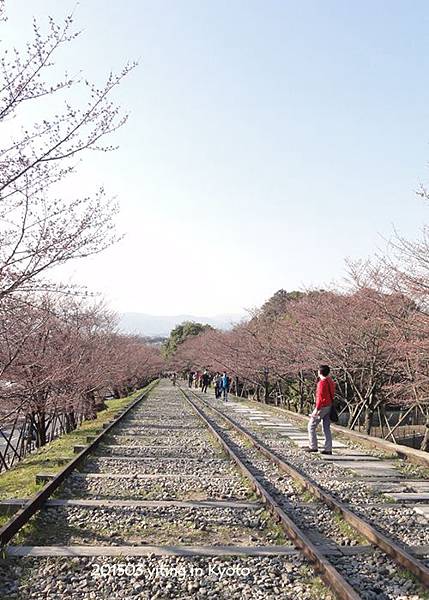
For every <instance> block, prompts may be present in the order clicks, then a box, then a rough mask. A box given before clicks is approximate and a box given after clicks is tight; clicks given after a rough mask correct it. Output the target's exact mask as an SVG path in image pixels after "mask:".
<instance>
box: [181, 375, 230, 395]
mask: <svg viewBox="0 0 429 600" xmlns="http://www.w3.org/2000/svg"><path fill="white" fill-rule="evenodd" d="M211 385H213V386H214V392H215V397H216V398H222V397H223V399H224V400H225V402H227V401H228V393H229V388H230V385H231V379H230V377H228V375H227V374H226V372H225V371H224V372H223V373H215V374H214V375H212V374H211V373H209V372H208V371H207V369H205V370H204V371H203V372H200V371H190V373H189V374H188V386H189V387H190V388H192V387H194V388H196V389H198V388H199V389H201V391H202V392H207V388H208V387H209V386H211Z"/></svg>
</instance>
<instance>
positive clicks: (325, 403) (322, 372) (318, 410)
mask: <svg viewBox="0 0 429 600" xmlns="http://www.w3.org/2000/svg"><path fill="white" fill-rule="evenodd" d="M330 371H331V370H330V368H329V367H328V365H320V367H319V370H318V372H317V374H318V376H319V380H320V381H319V382H318V384H317V389H316V407H315V409H314V410H313V412H312V413H311V415H310V421H309V423H308V438H309V447H308V448H306V451H307V452H317V451H318V448H317V435H316V430H317V428H318V426H319V424H320V421H322V427H323V435H324V436H325V447H324V449H323V450H322V451H321V454H332V434H331V419H330V412H331V407H332V403H333V401H334V396H335V382H334V381H333V379H332V378H331V377H330V376H329V373H330Z"/></svg>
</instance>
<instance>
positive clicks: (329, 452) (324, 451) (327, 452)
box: [320, 450, 332, 454]
mask: <svg viewBox="0 0 429 600" xmlns="http://www.w3.org/2000/svg"><path fill="white" fill-rule="evenodd" d="M320 454H332V450H321V451H320Z"/></svg>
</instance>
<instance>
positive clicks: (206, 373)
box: [201, 370, 210, 393]
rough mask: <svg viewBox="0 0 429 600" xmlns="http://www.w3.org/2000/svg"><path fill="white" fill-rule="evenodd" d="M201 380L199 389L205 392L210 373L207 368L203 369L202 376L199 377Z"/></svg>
mask: <svg viewBox="0 0 429 600" xmlns="http://www.w3.org/2000/svg"><path fill="white" fill-rule="evenodd" d="M201 381H202V385H201V391H202V392H204V393H207V387H208V385H209V383H210V375H209V373H208V372H207V370H205V371H204V373H203V376H202V377H201Z"/></svg>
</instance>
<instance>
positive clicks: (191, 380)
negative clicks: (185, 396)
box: [188, 371, 194, 388]
mask: <svg viewBox="0 0 429 600" xmlns="http://www.w3.org/2000/svg"><path fill="white" fill-rule="evenodd" d="M193 381H194V372H193V371H190V373H189V375H188V387H190V388H191V387H192V382H193Z"/></svg>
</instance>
